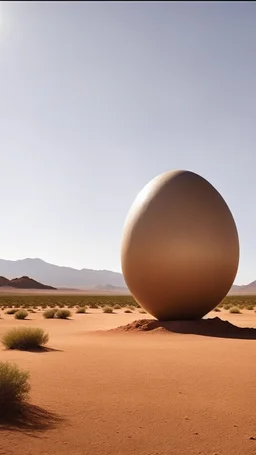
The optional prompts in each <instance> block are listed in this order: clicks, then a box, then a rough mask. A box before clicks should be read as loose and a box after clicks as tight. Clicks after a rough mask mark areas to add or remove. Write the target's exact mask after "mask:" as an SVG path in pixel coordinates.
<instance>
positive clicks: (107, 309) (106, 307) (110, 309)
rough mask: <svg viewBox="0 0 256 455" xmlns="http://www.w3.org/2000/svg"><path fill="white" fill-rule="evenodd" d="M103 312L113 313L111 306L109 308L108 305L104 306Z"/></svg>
mask: <svg viewBox="0 0 256 455" xmlns="http://www.w3.org/2000/svg"><path fill="white" fill-rule="evenodd" d="M103 313H113V308H111V307H110V306H105V307H104V308H103Z"/></svg>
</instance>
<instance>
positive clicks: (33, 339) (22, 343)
mask: <svg viewBox="0 0 256 455" xmlns="http://www.w3.org/2000/svg"><path fill="white" fill-rule="evenodd" d="M48 340H49V335H48V334H47V333H45V332H44V331H43V329H41V328H35V327H15V328H13V329H11V330H9V332H7V333H6V334H5V335H4V336H3V338H2V343H3V345H4V346H5V347H6V348H7V349H20V350H27V349H36V348H39V347H41V346H44V345H45V344H46V343H47V342H48Z"/></svg>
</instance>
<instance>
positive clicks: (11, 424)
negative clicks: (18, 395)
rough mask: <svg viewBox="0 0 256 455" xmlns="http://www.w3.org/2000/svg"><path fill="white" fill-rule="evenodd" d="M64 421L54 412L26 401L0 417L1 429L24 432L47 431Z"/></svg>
mask: <svg viewBox="0 0 256 455" xmlns="http://www.w3.org/2000/svg"><path fill="white" fill-rule="evenodd" d="M63 421H64V419H63V418H61V417H59V416H58V415H57V414H55V413H53V412H50V411H48V410H46V409H43V408H41V407H39V406H35V405H32V404H29V403H25V404H23V405H22V406H20V408H17V409H13V410H12V412H9V413H5V414H4V417H2V418H0V431H1V430H9V431H21V432H23V433H30V432H31V431H46V430H50V429H54V428H56V427H57V425H58V424H60V423H61V422H63Z"/></svg>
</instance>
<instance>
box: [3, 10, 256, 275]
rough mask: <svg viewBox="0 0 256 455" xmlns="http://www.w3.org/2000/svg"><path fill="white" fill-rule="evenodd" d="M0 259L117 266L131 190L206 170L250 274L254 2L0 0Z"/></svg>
mask: <svg viewBox="0 0 256 455" xmlns="http://www.w3.org/2000/svg"><path fill="white" fill-rule="evenodd" d="M0 81H1V84H0V157H1V160H0V190H1V228H0V232H1V236H0V257H1V258H4V259H20V258H24V257H40V258H42V259H44V260H46V261H48V262H52V263H55V264H58V265H68V266H72V267H75V268H83V267H86V268H94V269H110V270H115V271H120V270H121V268H120V239H121V233H122V228H123V224H124V220H125V217H126V214H127V211H128V209H129V208H130V205H131V204H132V202H133V200H134V198H135V196H136V194H137V193H138V191H140V189H142V187H143V186H144V185H145V184H146V183H147V182H148V181H149V180H151V179H152V178H153V177H155V176H156V175H157V174H160V173H162V172H165V171H167V170H170V169H189V170H192V171H194V172H197V173H199V174H201V175H202V176H203V177H205V178H206V179H208V180H209V181H210V182H211V183H212V184H213V185H214V186H215V187H216V188H217V189H218V191H219V192H220V193H221V194H222V196H223V197H224V199H225V200H226V201H227V203H228V205H229V207H230V209H231V211H232V213H233V215H234V218H235V220H236V223H237V227H238V231H239V237H240V247H241V257H240V266H239V272H238V275H237V279H236V283H238V284H242V283H243V284H245V283H248V282H250V281H252V280H255V279H256V267H255V265H256V209H255V205H254V203H255V200H254V197H255V196H256V150H255V146H256V124H255V120H256V90H255V83H256V4H255V3H254V2H252V3H249V2H240V3H239V2H234V3H232V2H230V3H229V2H216V3H214V2H212V3H211V2H205V3H204V2H195V3H194V2H188V3H187V2H177V3H174V2H170V3H168V2H163V3H161V2H155V3H153V2H151V3H147V2H141V3H139V2H137V3H133V2H124V3H122V2H120V3H118V2H116V3H115V2H113V3H111V2H109V3H108V2H73V3H72V2H45V3H44V2H38V3H37V2H34V3H33V2H31V3H29V2H1V4H0Z"/></svg>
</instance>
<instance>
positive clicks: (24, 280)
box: [0, 276, 56, 290]
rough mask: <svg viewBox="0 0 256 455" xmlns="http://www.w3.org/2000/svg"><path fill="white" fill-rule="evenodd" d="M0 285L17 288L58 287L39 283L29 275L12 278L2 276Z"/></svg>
mask: <svg viewBox="0 0 256 455" xmlns="http://www.w3.org/2000/svg"><path fill="white" fill-rule="evenodd" d="M0 287H11V288H16V289H45V290H46V289H56V288H54V287H53V286H47V285H45V284H42V283H39V282H38V281H36V280H33V279H32V278H29V277H28V276H22V277H20V278H13V279H12V280H8V278H6V277H4V276H0Z"/></svg>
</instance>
